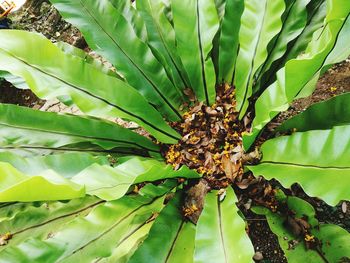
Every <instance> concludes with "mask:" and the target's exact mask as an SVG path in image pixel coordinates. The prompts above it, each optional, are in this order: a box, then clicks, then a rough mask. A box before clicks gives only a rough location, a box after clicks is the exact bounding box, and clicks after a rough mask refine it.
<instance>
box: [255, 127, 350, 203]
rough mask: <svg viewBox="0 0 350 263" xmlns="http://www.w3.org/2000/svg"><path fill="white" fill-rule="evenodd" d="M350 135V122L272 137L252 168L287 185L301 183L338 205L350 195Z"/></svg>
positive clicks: (312, 193)
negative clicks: (349, 123)
mask: <svg viewBox="0 0 350 263" xmlns="http://www.w3.org/2000/svg"><path fill="white" fill-rule="evenodd" d="M349 138H350V126H337V127H334V128H333V129H331V130H317V131H307V132H300V133H299V132H298V133H295V134H293V135H291V136H283V137H279V138H276V139H273V140H269V141H267V142H265V143H264V144H263V145H262V147H261V150H262V155H263V158H262V160H261V162H260V164H259V165H257V166H249V169H250V170H251V171H252V172H253V173H254V174H255V175H256V176H259V175H263V176H264V177H265V178H267V179H272V178H276V179H277V180H279V181H280V182H281V183H282V185H284V186H285V187H290V186H291V185H292V184H293V183H299V184H300V185H301V186H302V187H303V189H304V190H305V192H306V193H307V194H309V195H310V196H317V197H319V198H322V199H323V200H325V201H326V202H327V203H329V204H331V205H336V204H337V203H338V202H339V201H340V200H343V199H344V200H348V199H350V195H349V185H350V167H349V158H350V140H349ZM330 182H331V184H332V186H330Z"/></svg>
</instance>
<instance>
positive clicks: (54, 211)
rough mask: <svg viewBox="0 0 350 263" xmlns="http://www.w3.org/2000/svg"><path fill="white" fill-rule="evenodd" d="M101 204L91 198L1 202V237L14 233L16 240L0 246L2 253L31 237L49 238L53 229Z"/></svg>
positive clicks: (12, 239) (13, 238)
mask: <svg viewBox="0 0 350 263" xmlns="http://www.w3.org/2000/svg"><path fill="white" fill-rule="evenodd" d="M101 203H104V201H101V200H98V199H96V198H94V197H90V196H87V197H84V198H79V199H73V200H70V201H64V202H63V201H45V202H33V203H31V202H26V203H12V204H11V203H2V204H1V209H0V222H1V223H0V234H5V233H11V234H12V235H13V237H12V238H11V240H10V242H9V243H8V244H7V245H6V246H0V251H1V250H4V249H6V248H8V247H11V246H15V245H17V244H19V243H21V242H23V241H24V240H26V239H28V237H38V238H39V237H40V238H46V237H48V236H49V235H50V233H52V231H53V230H55V229H58V228H59V227H61V226H62V225H63V224H64V223H66V222H68V221H71V220H73V219H74V218H75V217H76V216H79V215H82V216H84V215H86V214H88V213H89V211H91V209H92V208H94V207H95V206H97V205H99V204H101Z"/></svg>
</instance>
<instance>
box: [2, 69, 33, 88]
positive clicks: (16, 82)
mask: <svg viewBox="0 0 350 263" xmlns="http://www.w3.org/2000/svg"><path fill="white" fill-rule="evenodd" d="M1 79H5V80H6V81H8V82H10V83H11V84H12V85H13V86H15V87H16V88H17V89H29V87H28V85H27V83H26V82H25V81H24V80H23V79H22V78H20V77H17V76H14V75H12V74H10V73H8V72H6V71H0V82H1Z"/></svg>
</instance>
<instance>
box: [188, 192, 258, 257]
mask: <svg viewBox="0 0 350 263" xmlns="http://www.w3.org/2000/svg"><path fill="white" fill-rule="evenodd" d="M236 202H237V198H236V195H235V193H234V192H233V190H232V188H227V189H226V197H225V199H224V200H223V201H221V200H220V196H219V195H218V191H212V192H211V193H208V194H207V196H206V198H205V206H204V210H203V211H202V214H201V216H200V218H199V221H198V223H197V232H196V241H195V255H194V262H196V263H197V262H198V263H199V262H203V263H204V262H218V263H221V262H225V263H229V262H242V263H245V262H251V261H252V257H253V255H254V249H253V246H252V244H251V243H250V240H249V238H248V237H247V235H246V231H245V223H244V221H243V219H242V218H241V217H240V216H239V215H238V211H239V210H238V208H237V206H236V204H235V203H236Z"/></svg>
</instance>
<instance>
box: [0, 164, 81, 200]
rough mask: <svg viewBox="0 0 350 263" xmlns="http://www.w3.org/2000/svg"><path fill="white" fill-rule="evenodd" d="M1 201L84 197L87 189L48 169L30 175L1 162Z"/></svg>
mask: <svg viewBox="0 0 350 263" xmlns="http://www.w3.org/2000/svg"><path fill="white" fill-rule="evenodd" d="M0 173H1V179H0V202H15V201H21V202H28V201H29V202H30V201H40V200H64V199H73V198H79V197H83V196H84V195H85V189H84V187H83V186H80V185H78V184H75V183H73V182H71V181H69V180H67V179H65V178H64V177H62V176H60V175H58V174H57V173H55V172H53V171H50V170H47V171H45V172H43V173H42V174H38V175H31V176H28V175H26V174H24V173H22V172H20V171H18V170H17V169H16V168H14V167H13V166H12V165H10V164H8V163H4V162H0Z"/></svg>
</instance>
